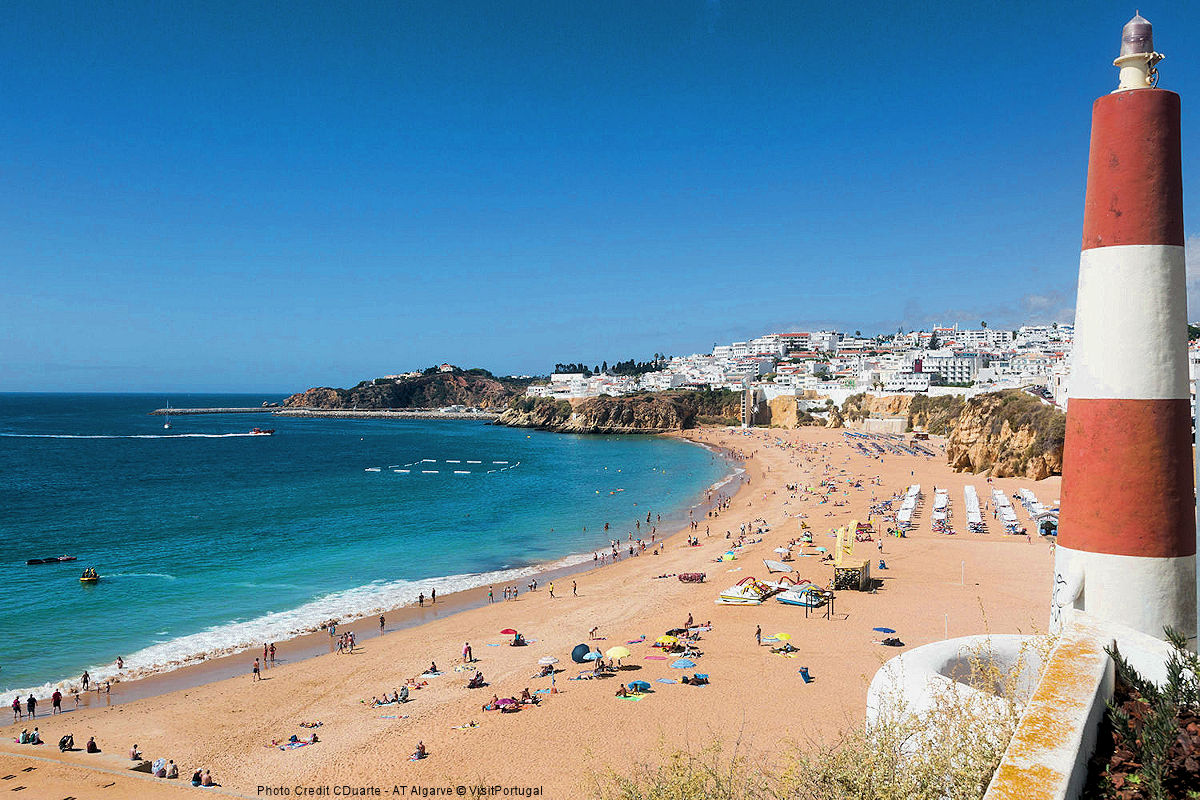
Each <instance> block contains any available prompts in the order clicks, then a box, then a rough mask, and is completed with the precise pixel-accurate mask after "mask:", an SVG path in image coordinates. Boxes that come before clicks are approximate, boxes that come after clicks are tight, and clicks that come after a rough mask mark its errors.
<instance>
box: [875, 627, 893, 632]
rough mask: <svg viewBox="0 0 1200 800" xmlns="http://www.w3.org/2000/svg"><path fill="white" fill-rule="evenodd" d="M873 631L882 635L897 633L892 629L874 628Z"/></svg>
mask: <svg viewBox="0 0 1200 800" xmlns="http://www.w3.org/2000/svg"><path fill="white" fill-rule="evenodd" d="M871 630H876V631H879V632H880V633H895V632H896V631H894V630H892V629H891V628H872V629H871Z"/></svg>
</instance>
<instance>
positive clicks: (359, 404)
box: [283, 369, 529, 410]
mask: <svg viewBox="0 0 1200 800" xmlns="http://www.w3.org/2000/svg"><path fill="white" fill-rule="evenodd" d="M528 385H529V381H522V380H513V379H510V378H496V377H494V376H493V375H492V374H491V373H489V372H487V371H485V370H466V371H464V370H457V369H456V370H455V371H453V372H434V373H432V374H429V375H420V376H417V377H412V378H378V379H376V380H373V381H363V382H362V383H360V384H358V385H357V386H355V387H353V388H350V389H332V388H330V387H328V386H321V387H317V388H313V389H309V390H308V391H305V392H300V393H299V394H294V395H292V396H291V397H289V398H288V399H286V400H284V401H283V404H284V405H285V406H288V407H293V408H294V407H301V408H321V409H338V410H345V409H353V408H357V409H363V410H371V409H387V408H441V407H444V406H452V405H462V406H474V407H476V408H500V407H503V406H504V405H505V404H507V403H508V401H509V400H510V399H511V398H513V397H514V396H517V395H519V394H521V393H523V392H524V391H525V389H526V387H527V386H528Z"/></svg>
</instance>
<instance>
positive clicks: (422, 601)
mask: <svg viewBox="0 0 1200 800" xmlns="http://www.w3.org/2000/svg"><path fill="white" fill-rule="evenodd" d="M417 605H419V606H422V607H423V606H424V605H425V593H424V592H421V593H420V594H418V595H417Z"/></svg>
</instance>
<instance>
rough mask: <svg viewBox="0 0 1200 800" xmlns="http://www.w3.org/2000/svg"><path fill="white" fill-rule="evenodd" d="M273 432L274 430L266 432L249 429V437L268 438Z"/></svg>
mask: <svg viewBox="0 0 1200 800" xmlns="http://www.w3.org/2000/svg"><path fill="white" fill-rule="evenodd" d="M274 432H275V429H274V428H267V429H266V430H263V429H262V428H251V429H250V435H251V436H270V435H271V434H273V433H274Z"/></svg>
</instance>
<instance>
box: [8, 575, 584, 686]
mask: <svg viewBox="0 0 1200 800" xmlns="http://www.w3.org/2000/svg"><path fill="white" fill-rule="evenodd" d="M591 558H592V554H591V553H590V552H589V553H578V554H574V555H571V556H567V557H565V558H561V559H558V560H556V561H554V562H551V563H549V564H533V565H529V566H525V567H516V568H512V569H501V570H495V571H491V572H476V573H470V574H463V575H449V576H446V577H441V578H426V579H422V580H397V581H374V582H372V583H369V584H367V585H365V586H359V587H356V588H353V589H347V590H345V591H340V592H331V593H330V594H326V595H323V596H321V597H318V598H316V599H314V600H311V601H309V602H307V603H304V604H303V605H300V606H298V607H296V608H293V609H288V610H286V611H273V612H271V613H269V614H264V615H262V616H259V617H255V618H253V619H247V620H241V621H231V622H228V623H225V624H221V625H213V626H211V627H209V628H206V629H204V630H202V631H199V632H197V633H191V634H187V635H184V636H178V637H176V638H173V639H169V640H167V641H163V642H157V643H155V644H152V645H150V646H149V647H145V648H143V649H141V650H138V651H137V652H135V653H132V654H130V655H129V656H127V657H126V658H125V659H124V661H125V668H124V669H123V670H117V669H116V664H115V663H108V664H95V665H92V666H90V667H87V671H88V673H89V674H90V676H91V679H92V681H93V683H95V682H99V683H103V682H104V681H106V680H110V679H112V678H114V677H118V676H119V677H120V678H121V680H133V679H136V678H144V677H147V676H149V675H154V674H159V673H163V672H172V671H174V670H177V669H179V668H181V667H186V666H190V665H192V664H197V663H200V662H202V661H207V660H209V659H212V658H219V657H221V656H228V655H235V654H237V653H241V652H245V651H247V650H250V649H252V648H258V647H262V644H263V642H279V641H283V640H285V639H292V638H295V637H297V636H302V635H304V634H306V633H314V632H316V631H319V630H321V628H322V627H323V626H324V625H325V623H327V622H328V621H329V620H337V621H338V622H340V623H344V622H349V621H352V620H356V619H362V618H363V617H371V616H375V615H377V614H380V613H383V612H386V611H389V610H391V609H393V608H396V607H399V606H403V605H408V604H411V603H416V601H417V595H418V594H420V593H421V592H424V591H427V590H428V587H429V586H430V585H431V584H432V585H436V586H437V588H438V590H439V592H440V593H441V594H443V595H448V594H450V593H452V592H459V591H463V590H465V589H475V588H479V587H482V586H488V585H490V584H497V583H503V582H505V581H511V580H515V579H517V578H523V577H526V576H529V575H533V574H536V573H539V572H542V571H543V570H547V569H559V568H563V567H570V566H574V565H576V564H581V563H584V562H586V561H590V560H591ZM143 574H149V573H143ZM114 577H115V576H114ZM76 680H77V679H76V678H64V679H61V680H58V681H52V682H48V683H44V684H42V685H40V686H32V687H25V688H22V689H11V688H8V689H2V690H0V695H8V694H17V695H21V696H26V695H29V694H34V695H35V696H38V697H46V696H49V695H50V694H51V693H53V692H54V690H55V689H60V690H63V691H65V690H66V688H67V687H68V686H70V685H71V684H72V683H74V682H75V681H76Z"/></svg>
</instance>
